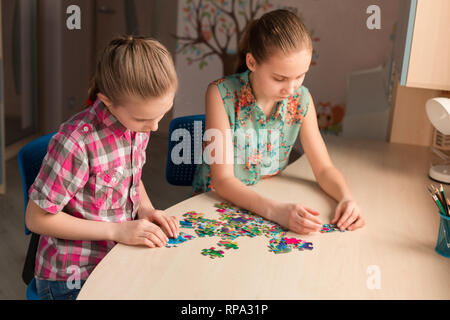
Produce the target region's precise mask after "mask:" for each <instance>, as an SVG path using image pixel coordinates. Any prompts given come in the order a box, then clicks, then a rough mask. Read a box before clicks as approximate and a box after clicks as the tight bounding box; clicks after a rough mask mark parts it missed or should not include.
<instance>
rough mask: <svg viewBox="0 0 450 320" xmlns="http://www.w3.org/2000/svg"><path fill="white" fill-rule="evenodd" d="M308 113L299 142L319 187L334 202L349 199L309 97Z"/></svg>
mask: <svg viewBox="0 0 450 320" xmlns="http://www.w3.org/2000/svg"><path fill="white" fill-rule="evenodd" d="M309 101H310V102H309V107H308V113H307V114H306V117H305V119H304V122H303V124H302V128H301V130H300V141H301V143H302V147H303V150H304V151H305V154H306V157H307V159H308V161H309V163H310V165H311V168H312V171H313V173H314V176H315V178H316V180H317V183H318V184H319V185H320V187H321V188H322V189H323V190H324V191H325V192H326V193H327V194H329V195H330V196H331V197H333V198H334V199H335V200H336V201H338V202H339V201H341V200H343V199H344V198H348V199H351V198H352V195H351V192H350V189H349V187H348V186H347V183H346V182H345V180H344V177H343V176H342V174H341V173H340V172H339V170H337V169H336V168H335V166H334V165H333V163H332V162H331V159H330V156H329V154H328V151H327V148H326V146H325V143H324V141H323V139H322V135H321V134H320V131H319V126H318V124H317V115H316V108H315V107H314V102H313V99H312V97H311V94H310V95H309Z"/></svg>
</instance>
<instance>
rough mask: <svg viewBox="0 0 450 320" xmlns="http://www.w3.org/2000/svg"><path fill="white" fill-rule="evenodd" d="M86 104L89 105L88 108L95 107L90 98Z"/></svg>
mask: <svg viewBox="0 0 450 320" xmlns="http://www.w3.org/2000/svg"><path fill="white" fill-rule="evenodd" d="M86 103H87V104H88V106H92V105H94V103H93V102H92V101H91V99H90V98H88V99H87V100H86Z"/></svg>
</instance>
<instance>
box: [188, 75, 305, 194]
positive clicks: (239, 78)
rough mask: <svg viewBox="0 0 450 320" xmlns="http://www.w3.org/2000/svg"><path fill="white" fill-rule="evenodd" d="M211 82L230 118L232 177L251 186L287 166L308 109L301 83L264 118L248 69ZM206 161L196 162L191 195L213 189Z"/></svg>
mask: <svg viewBox="0 0 450 320" xmlns="http://www.w3.org/2000/svg"><path fill="white" fill-rule="evenodd" d="M213 84H215V85H217V87H218V88H219V92H220V94H221V96H222V100H223V104H224V106H225V110H226V112H227V114H228V119H229V121H230V128H231V133H232V135H233V140H232V141H233V147H234V148H233V149H234V175H235V177H236V178H238V179H239V180H241V181H242V182H243V183H245V184H246V185H253V184H255V183H257V182H258V181H259V180H261V179H263V178H265V177H268V176H272V175H276V174H278V173H279V172H280V171H281V170H283V169H284V168H286V166H287V164H288V159H289V154H290V153H291V150H292V146H293V145H294V143H295V140H296V139H297V137H298V135H299V132H300V128H301V126H302V123H303V119H304V118H305V116H306V113H307V112H308V105H309V92H308V89H307V88H306V87H304V86H301V87H299V88H298V89H297V90H296V91H295V92H294V93H293V95H291V96H289V97H287V98H286V99H284V100H282V101H279V102H278V103H277V105H276V107H275V108H274V110H273V111H272V114H271V115H270V117H269V118H268V119H266V116H265V115H264V112H263V111H262V109H260V108H259V107H258V105H257V104H256V100H255V96H254V95H253V91H252V88H251V85H250V82H249V70H247V71H245V72H243V73H238V74H233V75H231V76H228V77H225V78H222V79H220V80H217V81H215V82H213ZM223 140H225V139H223ZM224 158H225V156H224ZM205 160H207V159H205ZM208 162H209V161H203V163H202V164H199V165H197V168H196V172H195V175H194V179H193V182H192V186H193V194H194V195H195V194H199V193H202V192H206V191H209V190H211V189H214V187H213V185H212V183H211V171H210V166H209V164H208Z"/></svg>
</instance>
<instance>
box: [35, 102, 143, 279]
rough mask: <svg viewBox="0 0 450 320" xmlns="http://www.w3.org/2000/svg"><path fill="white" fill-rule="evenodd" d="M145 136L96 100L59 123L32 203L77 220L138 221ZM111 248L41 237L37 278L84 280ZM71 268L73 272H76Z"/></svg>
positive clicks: (99, 243)
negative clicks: (129, 128) (75, 274)
mask: <svg viewBox="0 0 450 320" xmlns="http://www.w3.org/2000/svg"><path fill="white" fill-rule="evenodd" d="M149 137H150V134H149V133H140V132H131V131H130V130H128V129H126V128H125V127H124V126H123V125H122V124H121V123H120V122H119V121H118V120H117V118H116V117H115V116H113V115H112V114H111V112H110V111H109V110H108V109H107V108H106V107H105V106H104V104H103V103H102V102H101V101H100V100H97V101H96V102H95V103H94V105H93V106H92V107H90V108H88V109H86V110H84V111H82V112H80V113H78V114H76V115H75V116H73V117H72V118H71V119H70V120H68V121H67V122H65V123H63V124H62V125H61V126H60V128H59V130H58V133H57V134H56V135H55V136H54V137H53V138H52V139H51V141H50V143H49V146H48V150H47V155H46V156H45V158H44V161H43V163H42V166H41V169H40V172H39V174H38V176H37V178H36V180H35V182H34V184H33V185H32V186H31V188H30V190H29V196H30V199H31V200H33V201H34V202H35V203H36V204H37V205H38V206H39V207H41V208H42V209H44V210H45V211H47V212H49V213H52V214H56V213H58V212H60V211H63V212H65V213H67V214H70V215H72V216H74V217H77V218H82V219H87V220H94V221H107V222H124V221H128V220H133V219H134V218H135V217H136V214H137V210H138V206H139V181H140V178H141V173H142V166H143V165H144V163H145V150H146V148H147V144H148V140H149ZM114 245H115V242H113V241H82V240H80V241H72V240H64V239H57V238H54V237H50V236H46V235H41V237H40V240H39V246H38V250H37V254H36V268H35V276H36V278H38V279H41V280H59V281H65V280H67V279H68V278H69V277H71V276H72V277H73V273H74V270H77V268H79V269H78V270H79V271H80V278H81V280H85V279H87V277H88V276H89V274H90V273H91V272H92V270H93V269H94V268H95V266H96V265H97V264H98V263H99V262H100V261H101V260H102V258H103V257H104V256H105V255H106V254H107V253H108V251H109V250H111V248H112V247H113V246H114ZM74 266H75V268H74Z"/></svg>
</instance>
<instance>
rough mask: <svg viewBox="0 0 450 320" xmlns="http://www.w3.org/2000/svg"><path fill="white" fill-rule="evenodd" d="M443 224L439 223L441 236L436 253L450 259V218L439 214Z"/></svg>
mask: <svg viewBox="0 0 450 320" xmlns="http://www.w3.org/2000/svg"><path fill="white" fill-rule="evenodd" d="M439 215H440V216H441V222H440V223H439V234H438V239H437V244H436V248H435V250H436V252H437V253H439V254H440V255H441V256H444V257H447V258H450V217H449V216H446V215H444V214H443V213H442V212H439Z"/></svg>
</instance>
